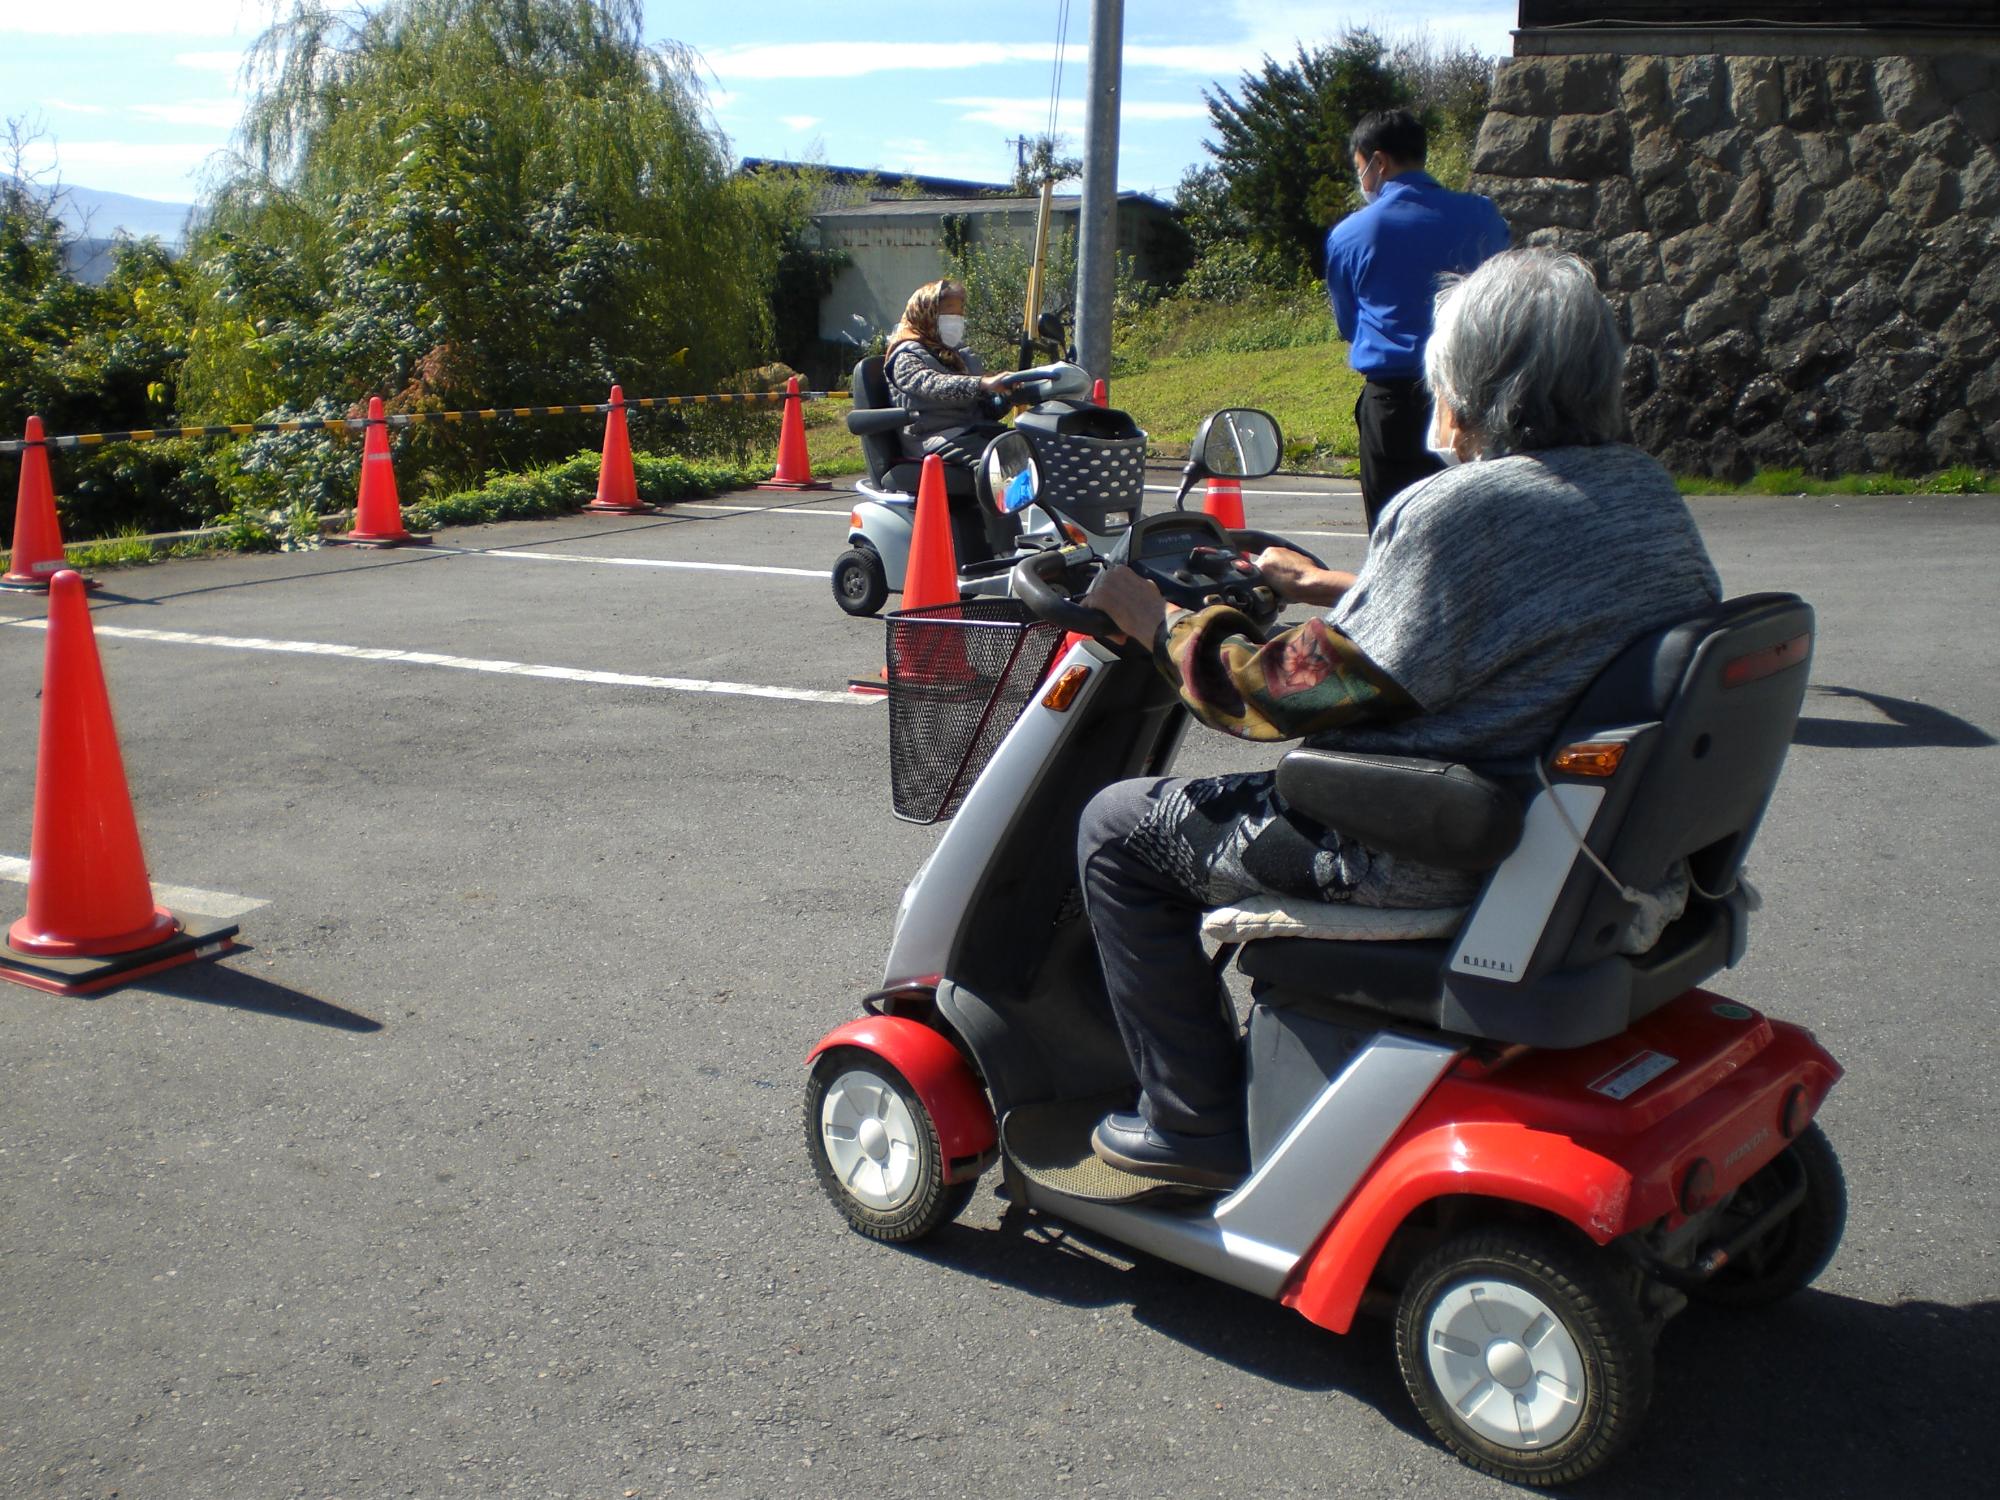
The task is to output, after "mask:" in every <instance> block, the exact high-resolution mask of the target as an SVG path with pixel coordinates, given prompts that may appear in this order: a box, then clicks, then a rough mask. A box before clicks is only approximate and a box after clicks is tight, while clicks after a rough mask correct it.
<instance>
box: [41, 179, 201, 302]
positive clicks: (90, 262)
mask: <svg viewBox="0 0 2000 1500" xmlns="http://www.w3.org/2000/svg"><path fill="white" fill-rule="evenodd" d="M192 212H194V205H193V204H192V203H161V202H159V201H158V200H157V199H153V198H134V197H132V196H131V195H130V194H129V193H106V192H101V191H100V190H98V189H97V188H87V187H78V186H76V185H75V184H74V183H65V184H64V185H63V189H62V202H61V203H60V204H58V205H57V217H58V218H60V219H61V220H62V222H63V226H64V227H65V228H66V229H68V230H69V232H70V234H71V235H72V236H73V238H72V239H71V240H70V242H69V246H68V251H67V254H66V257H65V258H66V259H67V261H68V263H69V274H70V275H71V276H74V277H75V278H76V279H77V280H78V281H81V282H86V283H88V284H89V285H91V286H96V285H97V284H98V283H100V282H102V281H103V280H104V278H105V277H106V276H109V275H110V274H111V262H112V249H113V247H114V246H115V245H116V243H117V240H118V236H119V235H120V234H129V235H131V236H132V238H134V239H139V240H143V239H146V238H149V237H150V238H153V239H157V240H158V241H159V242H160V243H161V244H162V245H165V246H166V247H167V249H169V250H174V251H178V250H179V249H180V248H181V247H182V245H183V244H184V243H185V241H186V239H187V221H188V215H189V214H191V213H192Z"/></svg>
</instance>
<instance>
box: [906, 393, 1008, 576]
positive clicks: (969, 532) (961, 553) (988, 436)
mask: <svg viewBox="0 0 2000 1500" xmlns="http://www.w3.org/2000/svg"><path fill="white" fill-rule="evenodd" d="M1012 431H1013V429H1012V428H1011V427H1006V426H1003V425H1002V424H1001V423H999V422H974V423H973V424H972V425H971V426H969V427H954V428H951V429H950V430H949V431H946V432H939V433H933V434H932V435H931V436H930V437H927V438H925V439H924V440H923V451H924V452H925V453H927V454H929V453H935V454H936V455H937V456H938V457H939V458H941V459H943V460H944V461H945V462H946V463H947V464H952V465H956V466H957V467H958V468H961V469H977V468H978V467H979V460H980V457H981V455H983V454H984V453H985V452H986V446H987V444H989V443H991V442H992V441H993V440H994V439H995V438H997V437H998V436H1000V434H1001V433H1003V432H1012ZM1020 532H1021V521H1020V518H1019V517H1018V516H1010V515H1003V514H1002V513H1001V512H999V511H995V510H989V509H988V508H987V507H985V506H983V505H981V504H979V502H978V501H977V500H975V499H972V498H970V497H966V498H962V499H954V500H953V501H952V504H951V541H952V548H953V550H954V551H955V552H956V553H957V554H958V565H959V566H960V567H961V568H962V567H964V566H965V565H966V564H967V563H969V562H983V561H984V560H985V559H987V558H989V557H998V556H1000V555H1001V554H1002V553H1003V552H1010V551H1012V550H1013V546H1014V538H1015V537H1016V536H1018V535H1020Z"/></svg>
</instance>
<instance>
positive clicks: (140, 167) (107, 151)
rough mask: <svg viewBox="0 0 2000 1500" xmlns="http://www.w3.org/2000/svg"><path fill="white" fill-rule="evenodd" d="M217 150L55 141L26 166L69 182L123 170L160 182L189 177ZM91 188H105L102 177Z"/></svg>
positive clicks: (152, 194)
mask: <svg viewBox="0 0 2000 1500" xmlns="http://www.w3.org/2000/svg"><path fill="white" fill-rule="evenodd" d="M214 151H215V147H214V146H212V145H208V144H204V143H203V142H200V141H188V142H180V141H173V142H168V141H63V142H61V143H60V145H58V144H57V143H56V142H53V141H39V142H36V143H35V146H34V148H33V149H31V150H30V151H29V153H28V159H27V160H26V161H25V162H24V163H23V165H24V166H26V167H27V168H28V169H29V170H31V171H35V172H47V171H51V170H54V169H57V168H60V169H61V172H62V175H63V176H64V177H66V178H80V177H83V176H85V175H86V174H84V173H79V172H78V171H77V168H79V167H86V168H91V169H98V168H123V169H126V170H127V171H128V172H139V171H143V172H144V173H145V174H146V175H147V176H148V177H151V178H153V179H154V180H156V181H157V180H158V179H159V178H160V177H161V176H162V175H163V174H166V173H177V174H178V175H180V176H181V177H190V176H192V175H193V174H194V172H195V171H196V170H197V169H198V168H200V167H201V165H202V164H203V163H204V162H206V161H207V160H208V158H209V157H210V156H211V155H212V154H213V153H214ZM90 182H91V184H92V186H97V187H102V186H105V183H104V182H103V180H102V178H101V177H100V176H91V177H90ZM113 190H114V191H117V192H122V193H132V194H134V195H135V196H138V197H146V198H163V199H167V200H169V201H172V200H173V199H174V197H175V196H176V195H175V194H174V193H171V192H164V191H160V190H157V189H156V190H153V191H143V190H141V189H137V188H131V187H124V186H118V187H116V188H114V189H113Z"/></svg>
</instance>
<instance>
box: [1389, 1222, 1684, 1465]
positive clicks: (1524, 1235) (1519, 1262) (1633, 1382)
mask: <svg viewBox="0 0 2000 1500" xmlns="http://www.w3.org/2000/svg"><path fill="white" fill-rule="evenodd" d="M1478 1288H1483V1289H1485V1292H1486V1293H1487V1295H1485V1296H1481V1295H1480V1294H1479V1292H1478V1291H1477V1290H1475V1289H1478ZM1514 1298H1518V1299H1520V1300H1519V1301H1514V1300H1510V1299H1514ZM1523 1303H1526V1304H1528V1305H1527V1306H1526V1307H1524V1306H1523ZM1536 1309H1539V1311H1537V1310H1536ZM1530 1313H1532V1314H1533V1316H1532V1317H1530V1316H1529V1314H1530ZM1544 1318H1546V1319H1547V1320H1548V1326H1547V1327H1543V1320H1544ZM1468 1319H1473V1320H1477V1322H1476V1324H1475V1327H1476V1329H1477V1330H1483V1333H1482V1336H1484V1337H1486V1342H1484V1343H1483V1344H1482V1343H1480V1342H1479V1341H1478V1339H1476V1338H1467V1337H1466V1336H1465V1335H1466V1333H1467V1332H1468V1330H1467V1328H1466V1320H1468ZM1513 1319H1518V1320H1519V1321H1520V1323H1521V1328H1520V1330H1519V1337H1518V1338H1517V1337H1514V1336H1513V1335H1512V1334H1510V1333H1509V1328H1510V1326H1511V1323H1510V1320H1513ZM1538 1329H1540V1330H1541V1331H1540V1332H1537V1330H1538ZM1552 1340H1553V1341H1554V1342H1551V1341H1552ZM1434 1348H1435V1350H1436V1354H1437V1358H1438V1361H1439V1362H1441V1363H1444V1364H1446V1365H1447V1366H1448V1367H1449V1374H1450V1376H1451V1378H1452V1381H1453V1386H1454V1390H1455V1391H1457V1392H1458V1393H1459V1394H1458V1397H1457V1404H1455V1403H1454V1398H1453V1395H1452V1394H1451V1393H1448V1392H1447V1391H1446V1390H1445V1389H1444V1388H1443V1387H1442V1386H1440V1384H1439V1380H1438V1376H1437V1374H1436V1373H1434V1370H1433V1360H1432V1355H1433V1349H1434ZM1396 1362H1397V1364H1398V1366H1399V1367H1400V1368H1401V1370H1402V1373H1403V1384H1404V1385H1405V1386H1407V1387H1408V1388H1409V1392H1410V1398H1411V1399H1412V1400H1413V1401H1415V1402H1416V1406H1417V1410H1418V1412H1419V1413H1421V1414H1422V1416H1423V1419H1424V1421H1425V1422H1426V1423H1427V1424H1428V1425H1429V1427H1430V1429H1431V1431H1432V1432H1434V1433H1435V1434H1437V1437H1438V1439H1439V1441H1441V1442H1442V1443H1443V1444H1444V1445H1445V1446H1446V1447H1447V1448H1449V1449H1451V1451H1452V1452H1453V1453H1455V1454H1457V1455H1458V1457H1459V1458H1460V1459H1461V1460H1463V1461H1464V1462H1465V1463H1467V1464H1470V1465H1471V1466H1472V1467H1473V1468H1475V1469H1478V1470H1481V1471H1482V1472H1484V1473H1487V1474H1491V1475H1493V1476H1495V1477H1496V1478H1499V1479H1505V1480H1508V1481H1510V1482H1512V1483H1515V1484H1526V1485H1537V1486H1541V1485H1556V1484H1568V1483H1570V1482H1572V1481H1574V1480H1577V1479H1581V1478H1583V1477H1584V1476H1585V1475H1586V1474H1590V1473H1593V1472H1595V1471H1596V1470H1597V1469H1599V1468H1600V1467H1602V1466H1603V1465H1604V1464H1605V1463H1606V1462H1607V1461H1608V1460H1609V1459H1610V1458H1611V1457H1612V1456H1613V1455H1614V1454H1616V1453H1617V1452H1618V1450H1619V1449H1620V1448H1622V1447H1624V1446H1625V1444H1626V1443H1628V1442H1629V1441H1631V1438H1632V1435H1633V1433H1635V1432H1636V1431H1637V1430H1638V1428H1639V1424H1640V1422H1641V1420H1642V1419H1643V1418H1644V1416H1645V1413H1646V1403H1647V1401H1648V1400H1649V1399H1650V1397H1651V1395H1652V1389H1653V1351H1652V1344H1651V1341H1650V1340H1649V1339H1648V1337H1647V1335H1646V1327H1645V1323H1644V1321H1643V1319H1641V1317H1640V1315H1639V1310H1638V1308H1637V1307H1636V1306H1635V1305H1634V1303H1633V1300H1632V1297H1631V1295H1630V1294H1629V1293H1628V1292H1627V1291H1626V1290H1625V1288H1624V1285H1623V1283H1622V1282H1621V1281H1619V1280H1618V1279H1617V1278H1615V1277H1614V1276H1613V1275H1612V1274H1611V1269H1610V1267H1609V1266H1607V1265H1606V1264H1605V1262H1604V1258H1603V1257H1602V1256H1598V1255H1593V1254H1592V1253H1591V1252H1590V1251H1589V1250H1587V1249H1585V1248H1583V1247H1580V1246H1572V1245H1571V1244H1569V1243H1568V1242H1567V1241H1565V1240H1562V1239H1559V1238H1557V1237H1556V1236H1555V1235H1554V1234H1551V1233H1544V1232H1538V1231H1535V1230H1532V1229H1517V1228H1513V1227H1494V1228H1489V1229H1478V1230H1470V1231H1467V1232H1466V1233H1464V1234H1460V1235H1457V1236H1455V1237H1453V1238H1452V1239H1450V1240H1447V1241H1446V1242H1445V1243H1444V1244H1442V1245H1440V1246H1439V1247H1438V1248H1437V1249H1436V1250H1434V1251H1432V1252H1431V1254H1430V1255H1428V1256H1426V1257H1425V1258H1424V1260H1423V1261H1422V1262H1421V1263H1420V1264H1419V1265H1418V1266H1417V1268H1416V1270H1415V1271H1414V1272H1413V1273H1412V1274H1411V1276H1410V1279H1409V1282H1408V1284H1407V1285H1406V1286H1405V1287H1404V1288H1403V1292H1402V1296H1401V1298H1400V1300H1399V1301H1398V1303H1397V1306H1396ZM1552 1366H1559V1367H1560V1370H1561V1372H1562V1374H1561V1376H1558V1375H1557V1374H1555V1373H1544V1372H1545V1371H1546V1370H1549V1369H1550V1368H1551V1367H1552ZM1482 1382H1483V1384H1482ZM1510 1388H1511V1389H1512V1390H1513V1391H1514V1392H1515V1393H1516V1394H1515V1397H1514V1402H1513V1405H1512V1406H1510V1407H1506V1408H1493V1409H1490V1410H1489V1404H1490V1403H1491V1402H1493V1401H1494V1400H1495V1399H1496V1398H1500V1397H1503V1396H1504V1393H1506V1392H1507V1391H1508V1390H1509V1389H1510ZM1559 1392H1567V1393H1570V1394H1568V1395H1561V1394H1558V1393H1559ZM1526 1395H1532V1396H1535V1397H1537V1398H1538V1399H1541V1400H1543V1401H1545V1402H1546V1403H1547V1405H1546V1407H1545V1408H1542V1409H1545V1410H1546V1411H1547V1412H1548V1416H1547V1417H1546V1419H1541V1418H1534V1417H1532V1416H1529V1417H1528V1418H1527V1420H1529V1421H1538V1422H1539V1425H1540V1429H1541V1431H1540V1434H1539V1436H1537V1437H1536V1438H1534V1439H1533V1440H1527V1441H1521V1440H1516V1441H1507V1440H1504V1438H1503V1437H1502V1436H1496V1434H1495V1431H1494V1428H1495V1427H1496V1426H1505V1425H1508V1424H1506V1423H1505V1422H1503V1420H1502V1419H1503V1418H1504V1417H1505V1416H1508V1415H1514V1416H1515V1419H1516V1422H1517V1423H1518V1422H1520V1421H1521V1420H1523V1418H1522V1417H1521V1415H1520V1413H1521V1412H1522V1408H1523V1407H1524V1405H1526V1402H1525V1399H1524V1397H1525V1396H1526ZM1481 1423H1483V1424H1484V1425H1485V1430H1482V1428H1481V1425H1480V1424H1481ZM1517 1430H1518V1429H1517Z"/></svg>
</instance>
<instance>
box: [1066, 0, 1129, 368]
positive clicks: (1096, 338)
mask: <svg viewBox="0 0 2000 1500" xmlns="http://www.w3.org/2000/svg"><path fill="white" fill-rule="evenodd" d="M1124 49H1125V0H1090V106H1089V111H1088V113H1087V114H1086V115H1085V116H1084V123H1083V205H1082V208H1081V211H1080V216H1079V217H1080V222H1079V224H1078V226H1077V254H1076V357H1077V363H1079V364H1081V365H1082V366H1083V367H1084V368H1085V369H1086V370H1088V371H1090V373H1091V374H1092V375H1094V376H1097V377H1099V378H1100V379H1104V380H1109V379H1110V378H1111V299H1112V296H1113V294H1114V293H1115V292H1116V290H1117V284H1118V101H1119V74H1120V72H1121V70H1122V65H1123V62H1124Z"/></svg>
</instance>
